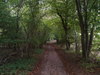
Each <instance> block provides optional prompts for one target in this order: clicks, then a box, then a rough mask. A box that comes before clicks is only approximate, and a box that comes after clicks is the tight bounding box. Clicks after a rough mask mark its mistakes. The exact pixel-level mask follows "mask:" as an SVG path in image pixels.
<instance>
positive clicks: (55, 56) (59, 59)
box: [29, 44, 100, 75]
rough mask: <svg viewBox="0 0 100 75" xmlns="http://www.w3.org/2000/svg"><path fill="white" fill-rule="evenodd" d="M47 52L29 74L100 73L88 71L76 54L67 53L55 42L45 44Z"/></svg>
mask: <svg viewBox="0 0 100 75" xmlns="http://www.w3.org/2000/svg"><path fill="white" fill-rule="evenodd" d="M44 48H45V52H44V54H43V56H42V58H41V60H40V62H39V63H38V64H37V65H36V67H35V68H34V70H33V71H32V72H31V73H29V75H100V72H96V73H95V72H92V73H90V72H87V71H86V70H85V69H83V68H82V67H81V66H80V65H79V62H78V60H79V59H77V58H78V57H76V56H75V55H74V54H70V53H68V54H65V53H64V52H63V51H62V50H60V48H59V47H57V46H56V45H53V44H48V45H45V46H44Z"/></svg>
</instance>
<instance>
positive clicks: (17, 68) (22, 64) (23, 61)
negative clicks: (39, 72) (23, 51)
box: [0, 49, 43, 75]
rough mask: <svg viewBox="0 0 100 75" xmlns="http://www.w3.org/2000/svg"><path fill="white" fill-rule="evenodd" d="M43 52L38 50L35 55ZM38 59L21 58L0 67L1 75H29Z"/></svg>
mask: <svg viewBox="0 0 100 75" xmlns="http://www.w3.org/2000/svg"><path fill="white" fill-rule="evenodd" d="M42 52H43V50H41V49H36V50H35V52H34V53H35V54H41V53H42ZM37 61H38V59H37V58H36V57H31V58H20V59H18V60H16V61H11V62H9V63H6V64H4V65H2V66H0V75H28V72H30V71H32V70H33V68H34V66H35V64H36V63H37Z"/></svg>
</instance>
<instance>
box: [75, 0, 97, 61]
mask: <svg viewBox="0 0 100 75" xmlns="http://www.w3.org/2000/svg"><path fill="white" fill-rule="evenodd" d="M75 2H76V7H77V13H78V17H79V22H80V29H81V43H82V55H83V58H84V59H85V60H87V59H88V58H89V54H90V49H91V45H92V40H93V32H94V26H95V24H94V22H93V20H94V21H96V18H95V19H91V18H92V17H93V18H94V16H93V15H92V14H95V13H96V14H95V17H97V16H98V15H97V10H98V8H97V7H98V5H97V4H98V0H93V1H91V0H90V1H88V0H75ZM94 7H96V8H95V9H94ZM91 13H92V14H91ZM89 14H90V15H89ZM91 20H92V22H91ZM90 28H91V29H90ZM89 30H90V32H89ZM89 33H90V35H89Z"/></svg>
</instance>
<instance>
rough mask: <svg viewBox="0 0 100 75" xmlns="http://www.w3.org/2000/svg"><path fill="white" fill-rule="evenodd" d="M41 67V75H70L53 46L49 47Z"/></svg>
mask: <svg viewBox="0 0 100 75" xmlns="http://www.w3.org/2000/svg"><path fill="white" fill-rule="evenodd" d="M41 67H42V69H41V75H68V74H67V73H66V71H65V69H64V65H63V63H62V61H61V60H60V58H59V56H58V55H57V53H56V51H55V50H54V48H53V47H52V46H48V47H47V51H46V54H45V56H44V60H43V62H42V65H41Z"/></svg>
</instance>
